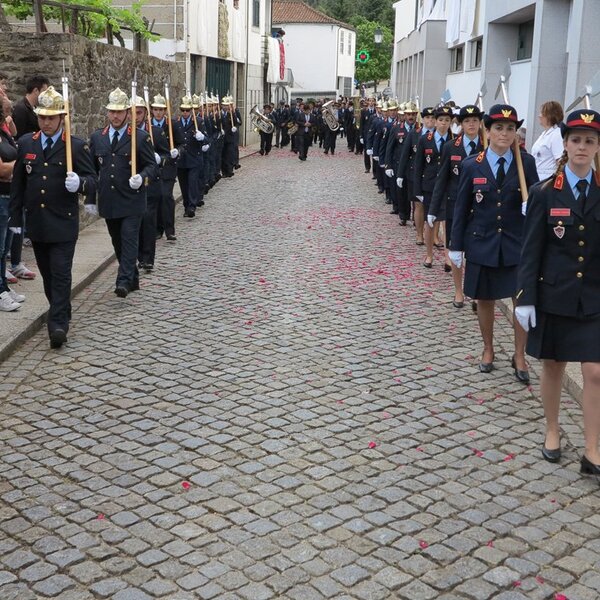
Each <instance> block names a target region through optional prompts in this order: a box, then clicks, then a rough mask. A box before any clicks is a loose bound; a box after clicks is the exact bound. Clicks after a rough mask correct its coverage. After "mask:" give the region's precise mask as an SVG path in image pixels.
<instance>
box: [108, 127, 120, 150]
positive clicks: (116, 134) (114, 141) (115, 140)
mask: <svg viewBox="0 0 600 600" xmlns="http://www.w3.org/2000/svg"><path fill="white" fill-rule="evenodd" d="M118 143H119V132H118V131H115V132H114V133H113V139H112V142H111V143H110V147H111V148H112V149H113V151H114V150H115V149H116V147H117V144H118Z"/></svg>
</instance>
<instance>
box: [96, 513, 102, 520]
mask: <svg viewBox="0 0 600 600" xmlns="http://www.w3.org/2000/svg"><path fill="white" fill-rule="evenodd" d="M96 518H97V519H98V521H102V520H103V519H104V515H103V514H102V513H100V514H99V515H98V516H97V517H96Z"/></svg>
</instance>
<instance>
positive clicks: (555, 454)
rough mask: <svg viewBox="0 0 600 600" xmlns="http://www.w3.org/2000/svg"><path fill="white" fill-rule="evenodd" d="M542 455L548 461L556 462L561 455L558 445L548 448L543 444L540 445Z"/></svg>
mask: <svg viewBox="0 0 600 600" xmlns="http://www.w3.org/2000/svg"><path fill="white" fill-rule="evenodd" d="M542 456H543V457H544V460H547V461H548V462H550V463H557V462H558V461H559V460H560V457H561V452H560V447H558V448H555V449H554V450H550V449H548V448H546V446H545V445H544V446H542Z"/></svg>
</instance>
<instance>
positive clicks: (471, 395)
mask: <svg viewBox="0 0 600 600" xmlns="http://www.w3.org/2000/svg"><path fill="white" fill-rule="evenodd" d="M467 398H468V399H469V400H471V398H473V392H468V393H467Z"/></svg>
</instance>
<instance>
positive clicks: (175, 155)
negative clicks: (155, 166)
mask: <svg viewBox="0 0 600 600" xmlns="http://www.w3.org/2000/svg"><path fill="white" fill-rule="evenodd" d="M178 156H179V150H177V148H173V150H171V158H177V157H178Z"/></svg>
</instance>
